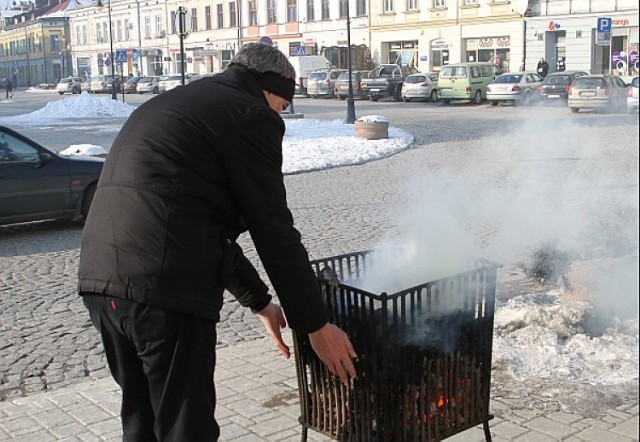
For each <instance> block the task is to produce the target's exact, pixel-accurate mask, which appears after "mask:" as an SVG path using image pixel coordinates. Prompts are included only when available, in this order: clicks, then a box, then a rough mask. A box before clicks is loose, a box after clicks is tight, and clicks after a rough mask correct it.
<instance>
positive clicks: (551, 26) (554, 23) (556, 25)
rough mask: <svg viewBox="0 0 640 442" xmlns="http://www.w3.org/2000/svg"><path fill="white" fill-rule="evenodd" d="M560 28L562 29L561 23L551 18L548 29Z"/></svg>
mask: <svg viewBox="0 0 640 442" xmlns="http://www.w3.org/2000/svg"><path fill="white" fill-rule="evenodd" d="M558 29H560V23H558V22H556V21H553V20H551V21H550V22H549V26H547V30H548V31H557V30H558Z"/></svg>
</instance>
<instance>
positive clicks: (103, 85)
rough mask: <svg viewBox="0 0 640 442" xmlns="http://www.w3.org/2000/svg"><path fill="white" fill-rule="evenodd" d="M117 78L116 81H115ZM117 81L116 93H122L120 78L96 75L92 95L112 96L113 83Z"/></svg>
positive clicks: (92, 82)
mask: <svg viewBox="0 0 640 442" xmlns="http://www.w3.org/2000/svg"><path fill="white" fill-rule="evenodd" d="M114 78H115V80H114ZM114 81H115V90H116V93H118V92H121V91H122V83H121V82H120V77H118V76H116V77H112V76H111V75H96V76H94V77H93V78H91V93H92V94H110V93H111V92H112V90H113V89H112V88H113V83H114Z"/></svg>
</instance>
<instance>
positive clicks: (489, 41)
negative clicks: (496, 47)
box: [478, 38, 493, 48]
mask: <svg viewBox="0 0 640 442" xmlns="http://www.w3.org/2000/svg"><path fill="white" fill-rule="evenodd" d="M478 46H480V47H481V48H491V47H493V38H481V39H480V40H479V41H478Z"/></svg>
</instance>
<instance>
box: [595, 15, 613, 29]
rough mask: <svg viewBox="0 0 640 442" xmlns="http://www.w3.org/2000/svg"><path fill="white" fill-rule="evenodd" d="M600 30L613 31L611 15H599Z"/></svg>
mask: <svg viewBox="0 0 640 442" xmlns="http://www.w3.org/2000/svg"><path fill="white" fill-rule="evenodd" d="M598 32H611V18H610V17H598Z"/></svg>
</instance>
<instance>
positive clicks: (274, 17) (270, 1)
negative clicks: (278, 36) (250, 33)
mask: <svg viewBox="0 0 640 442" xmlns="http://www.w3.org/2000/svg"><path fill="white" fill-rule="evenodd" d="M277 22H278V12H277V10H276V0H267V23H268V24H273V23H277Z"/></svg>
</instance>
